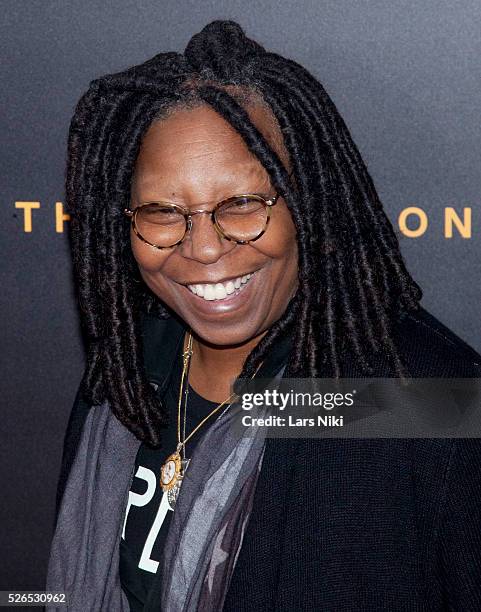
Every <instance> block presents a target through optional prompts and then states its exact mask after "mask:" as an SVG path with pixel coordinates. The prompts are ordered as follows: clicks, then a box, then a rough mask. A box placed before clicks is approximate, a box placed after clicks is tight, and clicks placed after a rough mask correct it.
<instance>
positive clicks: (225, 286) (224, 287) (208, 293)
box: [187, 272, 255, 301]
mask: <svg viewBox="0 0 481 612" xmlns="http://www.w3.org/2000/svg"><path fill="white" fill-rule="evenodd" d="M253 274H255V272H254V273H253ZM253 274H245V275H244V276H238V277H237V278H235V279H231V280H228V281H226V282H225V283H216V284H215V285H212V284H209V283H207V284H205V285H200V284H197V285H187V287H188V288H189V289H190V290H191V291H192V293H194V294H195V295H198V296H199V297H202V298H204V300H208V301H211V300H223V299H224V298H226V297H227V296H228V295H231V294H232V293H234V292H235V291H236V290H237V289H239V290H240V291H242V289H243V288H244V287H245V285H246V284H247V283H248V282H249V279H250V278H251V277H252V276H253Z"/></svg>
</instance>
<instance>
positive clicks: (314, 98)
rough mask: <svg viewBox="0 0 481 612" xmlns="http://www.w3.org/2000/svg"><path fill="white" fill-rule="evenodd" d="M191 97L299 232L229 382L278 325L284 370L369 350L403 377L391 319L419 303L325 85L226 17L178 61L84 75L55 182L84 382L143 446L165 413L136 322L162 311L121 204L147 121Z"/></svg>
mask: <svg viewBox="0 0 481 612" xmlns="http://www.w3.org/2000/svg"><path fill="white" fill-rule="evenodd" d="M235 92H237V93H238V95H236V94H235ZM251 94H256V95H257V97H258V98H259V97H260V99H261V100H262V102H263V104H265V105H266V107H267V108H269V109H270V112H271V113H272V114H273V116H274V117H275V120H276V121H277V125H278V126H279V127H280V131H281V133H282V136H283V140H284V145H285V148H286V150H287V152H288V155H289V159H290V162H291V165H292V180H290V179H289V175H288V171H287V169H286V168H285V166H284V165H283V163H282V162H281V160H280V159H279V157H278V155H277V153H276V152H275V151H274V150H273V149H272V148H271V146H270V145H269V144H268V143H267V141H266V139H265V138H264V137H263V135H262V134H261V133H260V132H259V130H258V129H257V128H256V127H255V125H253V123H252V122H251V121H250V119H249V115H248V113H247V111H246V108H245V106H246V104H245V103H244V102H243V100H244V101H245V100H248V99H249V96H250V95H251ZM243 95H244V96H245V98H243ZM199 104H208V105H210V106H211V107H212V108H213V109H214V110H215V111H216V112H218V113H219V114H220V115H221V116H222V117H223V118H224V119H225V120H226V121H228V122H229V123H230V124H231V125H232V126H233V127H234V129H236V130H237V131H238V133H239V134H240V135H241V136H242V138H243V139H244V142H245V143H246V145H247V147H248V148H249V150H250V151H251V152H252V153H253V154H254V155H255V156H256V157H257V158H258V159H259V161H260V162H261V163H262V165H263V166H264V168H265V169H266V171H267V172H268V173H269V175H270V178H271V181H272V185H273V186H274V187H275V188H276V189H277V190H278V191H279V193H280V194H281V195H282V196H283V198H284V199H285V201H286V203H287V206H288V208H289V210H290V213H291V215H292V218H293V222H294V224H295V227H296V231H297V241H298V253H299V270H298V277H299V287H298V290H297V293H296V295H295V296H294V298H293V299H292V300H291V301H290V303H289V305H288V307H287V309H286V311H285V313H284V314H283V316H282V317H281V318H280V319H279V320H278V321H277V322H276V323H275V324H274V325H272V327H271V328H270V329H269V330H268V332H267V333H266V334H265V335H264V337H263V338H262V340H261V341H260V342H259V343H258V345H257V346H256V347H255V348H254V349H253V350H252V351H251V353H250V354H249V356H248V357H247V359H246V361H245V363H244V365H243V370H242V372H241V373H240V378H243V377H246V378H248V377H250V376H251V375H252V374H253V373H254V372H255V371H256V369H257V366H258V365H259V364H260V363H261V362H262V361H263V359H264V357H265V355H266V354H267V352H268V351H269V349H270V348H271V346H272V345H273V344H274V343H275V342H276V340H277V339H278V338H279V337H280V336H281V335H282V334H284V333H286V330H287V329H289V330H290V331H291V332H292V333H293V338H294V345H293V351H292V354H291V357H290V362H289V364H288V372H289V375H290V376H293V377H334V378H338V377H340V376H342V375H343V360H342V356H343V354H344V353H345V352H346V351H349V352H351V353H353V354H354V355H355V357H356V360H357V362H358V364H359V366H360V368H361V370H362V371H364V372H365V373H366V375H369V374H370V373H371V371H372V370H371V361H370V356H371V355H372V354H373V353H374V352H376V351H378V350H380V349H381V350H382V351H383V352H384V354H385V355H386V358H387V360H388V362H389V363H390V364H391V366H392V368H393V371H394V372H395V375H396V376H404V375H406V372H407V370H406V369H405V366H404V365H403V363H402V361H401V359H400V356H399V354H398V350H397V348H396V346H395V343H394V340H393V322H394V320H395V318H396V317H397V315H398V314H399V313H400V312H402V311H403V310H404V311H406V310H416V309H417V308H418V307H419V300H420V299H421V297H422V292H421V289H420V288H419V286H418V285H417V284H416V283H415V281H414V280H413V279H412V278H411V276H410V275H409V273H408V271H407V270H406V267H405V265H404V262H403V259H402V256H401V254H400V251H399V245H398V241H397V238H396V236H395V233H394V230H393V228H392V225H391V223H390V221H389V220H388V218H387V217H386V215H385V213H384V210H383V208H382V204H381V202H380V201H379V198H378V195H377V193H376V190H375V188H374V185H373V182H372V179H371V177H370V175H369V173H368V171H367V169H366V166H365V164H364V163H363V161H362V158H361V156H360V154H359V151H358V149H357V148H356V146H355V144H354V143H353V141H352V138H351V136H350V134H349V131H348V129H347V127H346V125H345V123H344V121H343V120H342V118H341V117H340V115H339V113H338V111H337V109H336V107H335V105H334V103H333V102H332V100H331V99H330V98H329V96H328V95H327V93H326V91H325V90H324V88H323V87H322V85H321V84H320V83H319V82H318V81H317V80H316V79H315V78H314V77H313V76H312V75H311V74H309V72H308V71H307V70H306V69H304V68H303V67H302V66H300V65H299V64H297V63H296V62H294V61H292V60H288V59H285V58H283V57H281V56H280V55H277V54H275V53H270V52H267V51H266V50H265V49H264V48H263V47H262V46H261V45H259V44H258V43H256V42H254V41H252V40H250V39H249V38H247V37H246V36H245V34H244V32H243V30H242V29H241V27H240V26H239V25H238V24H236V23H235V22H232V21H214V22H212V23H210V24H209V25H207V26H206V27H205V28H204V29H203V30H202V31H201V32H199V33H198V34H196V35H195V36H193V37H192V39H191V40H190V42H189V43H188V45H187V47H186V49H185V52H184V54H183V55H182V54H179V53H161V54H159V55H156V56H155V57H153V58H152V59H150V60H149V61H147V62H145V63H143V64H140V65H138V66H134V67H132V68H130V69H128V70H125V71H123V72H120V73H116V74H110V75H106V76H103V77H101V78H99V79H96V80H94V81H92V82H91V83H90V87H89V89H88V91H87V92H86V93H85V94H84V95H83V96H82V98H81V99H80V101H79V103H78V105H77V108H76V110H75V114H74V116H73V118H72V122H71V126H70V132H69V143H68V164H67V179H66V207H67V212H69V213H70V215H71V217H72V222H71V245H72V256H73V263H74V274H75V280H76V287H77V291H78V300H79V305H80V311H81V322H82V327H83V330H84V331H85V333H86V340H87V346H88V355H87V368H86V371H85V374H84V377H83V379H82V383H81V390H82V393H83V395H84V397H85V399H86V400H87V401H89V402H90V403H91V404H100V403H101V402H102V401H104V400H105V399H108V401H109V403H110V405H111V408H112V410H113V411H114V413H115V415H116V416H117V418H118V419H119V420H120V421H121V422H122V423H123V424H124V425H125V426H126V427H128V428H129V429H130V430H131V431H132V432H133V433H134V434H135V435H136V436H137V437H138V438H139V439H141V440H143V441H144V442H145V443H147V444H149V445H150V446H152V447H157V446H160V444H161V436H160V434H161V431H160V430H161V429H162V427H163V426H164V425H165V423H166V422H167V415H166V413H165V409H164V408H163V406H161V405H160V403H159V400H158V398H157V397H156V395H155V393H154V392H153V390H152V387H151V386H150V384H149V383H148V380H147V378H146V373H145V367H144V363H143V353H142V350H143V349H142V338H141V321H140V316H141V313H142V312H147V313H151V314H154V315H156V316H158V317H161V318H166V317H168V316H170V314H171V313H169V311H168V309H167V308H166V307H165V306H164V305H163V304H162V302H161V301H160V300H159V298H158V297H157V296H155V295H154V294H153V293H152V292H151V291H150V290H149V288H148V287H147V286H146V285H145V283H143V282H142V280H141V279H140V276H139V271H138V267H137V266H136V262H135V261H134V258H133V255H132V251H131V248H130V236H129V222H128V219H126V217H125V216H124V215H123V213H122V211H123V209H124V208H126V207H128V206H129V203H130V184H131V178H132V173H133V168H134V165H135V160H136V158H137V155H138V152H139V149H140V145H141V140H142V136H143V135H144V134H145V132H146V130H147V129H148V127H149V126H150V124H151V123H152V122H153V121H154V120H159V119H161V118H162V117H165V116H166V115H167V114H168V113H169V112H171V111H172V110H175V109H178V108H179V107H189V105H190V106H192V105H194V106H195V105H199Z"/></svg>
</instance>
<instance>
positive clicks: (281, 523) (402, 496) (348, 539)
mask: <svg viewBox="0 0 481 612" xmlns="http://www.w3.org/2000/svg"><path fill="white" fill-rule="evenodd" d="M183 331H184V329H183V327H182V326H181V325H180V324H179V323H178V322H177V321H175V320H174V319H169V320H167V321H161V320H159V319H156V318H154V317H151V316H145V317H144V318H143V336H144V357H145V363H146V370H147V373H148V377H149V380H150V381H151V382H153V383H154V384H155V385H156V386H157V387H158V392H159V393H160V394H161V393H162V391H163V390H164V389H165V388H166V386H167V384H168V379H169V374H170V371H171V367H172V361H173V360H172V355H173V354H175V351H177V350H178V349H179V347H180V342H181V340H182V337H183ZM396 334H397V337H398V343H399V346H400V350H401V354H402V357H403V359H404V361H405V363H406V364H407V366H408V367H409V369H410V372H411V373H412V375H413V376H416V377H460V378H461V377H473V378H474V377H476V378H478V377H480V376H481V356H480V355H479V354H478V353H476V352H475V351H474V350H473V349H472V348H471V347H469V346H468V345H467V344H466V343H465V342H463V341H462V340H461V339H460V338H458V337H457V336H456V335H455V334H454V333H453V332H451V331H450V330H449V329H447V328H446V327H445V326H444V325H443V324H442V323H440V322H439V321H438V320H437V319H436V318H435V317H433V316H432V315H430V314H429V313H428V312H427V311H426V310H424V309H422V308H421V309H420V311H419V312H417V313H415V314H406V315H403V316H402V317H401V318H400V320H399V322H398V325H397V328H396ZM288 346H289V345H288ZM285 352H286V344H285V343H280V345H279V347H278V349H277V350H276V352H275V354H274V355H273V356H272V358H271V361H270V365H271V366H272V363H273V362H276V360H277V361H279V359H281V358H282V357H283V356H284V354H285ZM376 364H377V366H376V367H377V374H376V375H378V376H380V375H383V374H385V373H386V372H387V369H386V368H387V366H386V364H385V363H384V360H383V359H382V357H380V358H379V359H378V361H377V362H376ZM386 375H387V374H386ZM346 376H348V377H354V376H360V373H357V372H356V367H355V363H353V364H352V369H351V370H350V371H349V372H348V373H346ZM87 410H88V406H87V405H86V404H85V402H84V401H83V400H82V398H81V397H80V396H79V394H78V393H77V397H76V399H75V403H74V406H73V409H72V412H71V415H70V419H69V422H68V426H67V431H66V435H65V441H64V449H63V458H62V467H61V473H60V478H59V482H58V491H57V511H58V505H59V503H60V501H61V497H62V494H63V490H64V487H65V482H66V479H67V477H68V472H69V470H70V466H71V464H72V461H73V458H74V456H75V452H76V447H77V444H78V440H79V436H80V433H81V429H82V425H83V422H84V419H85V416H86V413H87ZM153 588H156V589H158V590H159V592H160V584H155V583H154V587H153ZM223 610H224V612H243V611H246V612H247V611H248V612H266V611H272V612H280V611H285V612H291V611H294V610H303V611H304V610H306V611H307V610H309V611H322V612H340V611H366V612H368V611H369V612H374V611H379V612H381V611H382V612H385V611H390V612H397V611H399V612H408V611H416V612H417V611H427V612H428V611H429V612H435V611H441V610H456V611H459V612H476V611H478V612H480V611H481V441H480V440H479V439H369V440H357V439H319V440H314V439H267V440H266V450H265V455H264V460H263V464H262V470H261V473H260V476H259V481H258V484H257V488H256V492H255V499H254V506H253V510H252V514H251V516H250V519H249V523H248V526H247V529H246V533H245V536H244V541H243V544H242V548H241V551H240V554H239V558H238V561H237V564H236V566H235V569H234V574H233V576H232V581H231V584H230V587H229V590H228V593H227V599H226V602H225V605H224V608H223ZM216 612H217V611H216Z"/></svg>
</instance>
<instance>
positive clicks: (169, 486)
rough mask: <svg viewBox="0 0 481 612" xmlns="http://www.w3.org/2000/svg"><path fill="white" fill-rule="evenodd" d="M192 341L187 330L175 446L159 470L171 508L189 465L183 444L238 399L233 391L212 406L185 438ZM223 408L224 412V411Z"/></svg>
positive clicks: (190, 334) (190, 333)
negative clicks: (182, 419) (182, 423)
mask: <svg viewBox="0 0 481 612" xmlns="http://www.w3.org/2000/svg"><path fill="white" fill-rule="evenodd" d="M192 342H193V338H192V331H191V330H189V332H188V339H187V348H186V349H185V350H184V352H183V353H182V356H183V368H182V377H181V379H180V389H179V402H178V406H177V448H176V450H175V452H174V453H172V454H171V455H169V456H168V457H167V459H166V460H165V461H164V464H163V465H162V468H161V470H160V485H161V487H162V490H163V491H164V493H166V494H167V500H168V502H169V505H170V507H171V508H172V509H174V507H175V503H176V501H177V497H178V495H179V491H180V486H181V484H182V480H183V478H184V476H185V471H186V470H187V467H188V465H189V462H190V459H187V458H186V457H185V445H186V443H187V441H188V440H189V439H190V438H191V437H192V436H193V435H194V434H195V432H196V431H197V430H198V429H199V428H200V427H202V425H203V424H204V423H205V422H206V421H207V419H209V418H210V417H211V416H212V415H213V414H215V413H216V412H217V411H218V410H219V409H220V408H222V406H224V405H225V404H226V403H227V402H229V400H231V401H230V402H229V404H228V405H227V406H226V408H225V410H227V409H228V408H229V407H230V406H231V404H232V403H233V402H234V401H235V400H236V399H238V397H237V395H236V394H235V393H233V394H232V395H230V396H229V397H228V398H227V399H226V400H224V401H223V402H222V403H221V404H219V405H218V406H216V407H215V408H214V410H212V412H210V413H209V414H208V415H207V416H206V417H204V419H202V421H201V422H200V423H199V424H198V425H197V427H195V428H194V429H193V430H192V431H191V432H190V434H189V435H188V436H187V438H186V437H185V421H186V415H187V395H188V388H189V385H188V370H189V368H190V359H191V357H192V354H193V351H192ZM261 365H262V363H261V364H260V365H259V366H258V367H257V369H256V371H255V372H254V374H253V375H252V377H251V378H254V376H255V375H256V374H257V371H258V370H259V368H260V366H261ZM186 373H187V386H186V389H185V392H184V394H185V401H184V432H183V433H184V435H183V438H184V439H183V440H182V441H181V438H180V421H181V419H180V413H181V405H182V390H183V388H184V378H185V377H186ZM225 410H224V412H225ZM181 452H182V454H183V458H182V456H181Z"/></svg>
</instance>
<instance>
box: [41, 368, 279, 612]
mask: <svg viewBox="0 0 481 612" xmlns="http://www.w3.org/2000/svg"><path fill="white" fill-rule="evenodd" d="M284 368H285V366H284V367H283V368H282V369H281V370H280V372H278V374H277V375H276V377H275V380H278V379H280V378H281V377H282V373H283V371H284ZM239 411H241V407H240V406H239V405H234V406H231V408H230V409H229V411H228V412H226V413H225V414H221V415H220V416H219V417H218V418H217V420H216V421H214V423H213V424H212V425H211V426H210V428H209V429H208V430H207V431H206V432H205V434H204V436H203V437H202V438H201V439H200V440H199V442H198V444H197V446H196V448H195V450H194V453H193V455H192V457H191V461H190V465H189V468H188V469H187V472H186V476H185V478H184V482H183V484H182V487H181V489H180V494H179V497H178V499H177V503H176V508H175V511H174V514H173V517H172V522H171V525H170V528H169V533H168V536H167V540H166V543H165V549H164V554H163V558H162V561H161V563H162V569H163V573H162V578H163V582H162V596H161V609H162V610H168V611H169V612H181V611H182V612H194V611H196V610H199V609H202V610H212V611H214V610H215V611H216V612H217V611H218V610H220V609H222V604H223V602H224V599H225V596H226V593H227V590H228V587H229V583H230V578H231V576H232V572H233V570H234V567H235V563H236V561H237V558H238V554H239V551H240V548H241V545H242V539H243V535H244V532H245V527H246V525H247V522H248V519H249V515H250V511H251V509H252V503H253V498H254V492H255V486H256V483H257V478H258V474H259V471H260V469H261V465H262V458H263V452H264V444H265V438H264V430H263V428H262V427H261V428H257V429H256V430H255V431H254V435H251V436H250V437H246V438H241V439H238V438H236V437H235V436H234V435H233V434H232V432H231V429H230V425H229V423H230V420H231V419H233V418H236V417H238V416H239ZM259 416H261V415H260V414H259ZM140 444H141V442H140V440H138V439H137V438H135V436H134V435H133V434H132V433H131V432H130V431H129V430H128V429H127V428H126V427H124V426H123V425H122V424H121V423H120V422H119V421H118V420H117V418H116V417H115V416H114V414H113V413H112V411H111V410H110V407H109V405H108V403H106V402H105V403H104V404H102V405H100V406H93V407H91V409H90V410H89V413H88V415H87V418H86V421H85V423H84V426H83V430H82V435H81V439H80V443H79V446H78V449H77V453H76V456H75V459H74V462H73V465H72V468H71V470H70V473H69V477H68V480H67V483H66V487H65V492H64V495H63V499H62V503H61V506H60V510H59V514H58V519H57V525H56V529H55V533H54V537H53V540H52V544H51V550H50V558H49V565H48V572H47V582H46V590H48V591H54V592H65V593H66V596H67V602H68V604H67V606H55V605H48V606H46V608H45V609H46V610H47V612H50V611H53V610H71V611H72V612H85V610H89V612H95V611H104V610H105V611H110V610H112V611H115V612H128V611H129V604H128V600H127V597H126V596H125V594H124V592H123V591H122V588H121V585H120V578H119V543H120V534H121V529H122V524H123V518H124V513H125V509H126V505H127V498H128V492H129V488H130V484H131V480H132V477H133V470H134V465H135V457H136V454H137V451H138V449H139V446H140ZM159 603H160V602H158V601H157V602H148V603H147V605H146V608H145V609H146V610H149V611H153V610H158V609H159Z"/></svg>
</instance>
